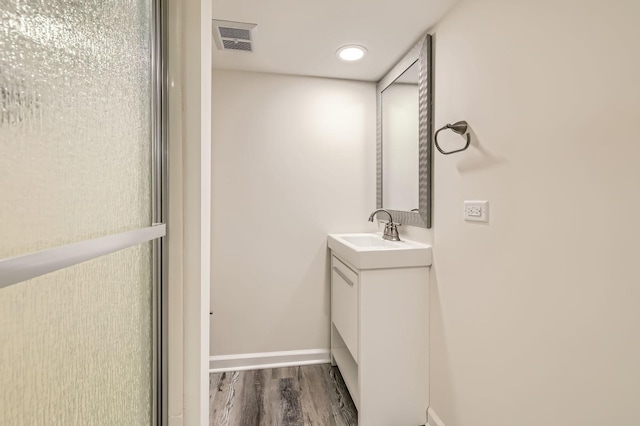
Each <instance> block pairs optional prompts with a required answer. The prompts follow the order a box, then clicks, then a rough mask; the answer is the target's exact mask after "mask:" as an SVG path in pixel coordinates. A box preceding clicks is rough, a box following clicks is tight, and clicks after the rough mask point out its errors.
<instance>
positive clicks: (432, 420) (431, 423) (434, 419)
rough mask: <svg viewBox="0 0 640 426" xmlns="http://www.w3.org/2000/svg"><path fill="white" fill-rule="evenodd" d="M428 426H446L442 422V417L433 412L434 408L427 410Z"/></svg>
mask: <svg viewBox="0 0 640 426" xmlns="http://www.w3.org/2000/svg"><path fill="white" fill-rule="evenodd" d="M427 425H428V426H444V423H443V422H442V420H440V417H438V415H437V414H436V412H435V411H433V408H431V407H429V409H428V410H427Z"/></svg>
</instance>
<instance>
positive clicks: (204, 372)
mask: <svg viewBox="0 0 640 426" xmlns="http://www.w3.org/2000/svg"><path fill="white" fill-rule="evenodd" d="M169 11H170V13H169V19H170V21H169V22H170V24H172V25H170V28H171V37H170V45H169V48H170V52H173V53H176V54H179V55H180V56H178V57H175V56H174V57H173V58H171V61H172V63H171V65H170V69H169V72H170V79H173V83H174V87H173V88H172V89H170V94H171V96H172V97H173V98H172V100H171V103H170V126H172V127H171V132H170V136H171V140H170V142H169V143H170V146H171V147H170V153H172V154H174V155H176V157H172V158H170V159H169V161H170V171H169V175H170V191H171V192H170V193H169V203H170V204H171V207H170V210H169V214H170V217H169V229H168V236H169V244H170V252H169V256H170V258H171V261H170V262H169V268H170V272H169V277H170V280H172V281H171V282H170V283H169V288H170V296H175V297H177V298H178V300H170V302H169V308H170V309H171V311H170V321H172V320H171V318H175V317H176V316H177V315H179V314H182V315H183V316H182V318H181V319H177V321H178V322H179V323H181V324H182V325H183V329H182V331H183V332H182V333H180V332H179V330H177V327H176V324H173V325H172V326H171V328H170V330H169V333H170V335H169V344H170V345H171V346H172V349H171V352H170V356H172V355H173V356H176V354H175V353H176V346H180V345H182V348H183V349H184V350H183V358H182V361H183V371H182V374H179V373H176V372H175V370H173V371H170V373H169V374H170V380H173V381H171V382H169V387H170V388H171V392H170V395H169V396H170V400H169V402H170V407H169V415H170V425H171V426H174V425H176V426H178V425H181V424H184V425H187V426H195V425H200V426H204V425H208V424H209V404H208V400H209V377H208V369H209V365H208V353H209V327H208V326H209V324H208V321H209V290H210V287H209V281H210V258H211V246H210V228H211V162H210V160H209V159H210V156H211V144H210V141H211V121H210V120H209V117H210V116H211V47H212V40H211V31H212V26H211V25H212V24H211V2H210V1H208V0H188V1H183V2H179V3H176V2H172V3H171V4H170V8H169ZM176 38H177V39H176ZM186 46H188V48H185V47H186ZM178 52H179V53H178ZM176 56H177V55H176ZM176 61H179V63H180V67H179V69H176ZM176 84H178V85H180V87H179V88H177V89H176V87H175V85H176ZM176 97H177V98H178V99H179V102H181V105H176V99H175V98H176ZM180 107H181V109H180V110H178V111H176V108H180ZM176 127H178V128H176ZM178 132H180V133H179V134H177V133H178ZM176 151H180V152H179V153H176ZM178 161H181V163H180V164H177V162H178ZM172 167H174V168H172ZM178 206H181V208H182V209H181V210H182V211H180V212H179V213H178V212H177V210H178V209H179V208H180V207H178ZM176 228H180V229H176ZM180 249H182V252H180ZM177 256H182V259H176V257H177ZM180 273H182V276H181V277H180V276H179V275H178V274H180ZM180 298H182V300H183V303H184V304H183V309H182V311H181V310H180V308H179V307H177V306H176V303H177V302H178V301H179V300H180ZM179 338H182V341H179V340H178V339H179ZM176 358H177V359H180V357H179V356H176V357H175V358H174V359H173V360H172V361H171V365H170V369H171V368H174V369H175V361H176V360H177V359H176ZM179 386H183V387H184V389H183V392H182V398H183V400H182V403H183V404H182V407H180V406H178V405H177V403H176V399H177V396H176V394H177V393H178V392H179V389H177V388H178V387H179ZM180 409H183V411H182V416H181V415H180Z"/></svg>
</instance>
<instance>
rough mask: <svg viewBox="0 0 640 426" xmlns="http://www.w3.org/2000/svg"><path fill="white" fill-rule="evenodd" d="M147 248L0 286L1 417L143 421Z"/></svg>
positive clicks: (28, 421)
mask: <svg viewBox="0 0 640 426" xmlns="http://www.w3.org/2000/svg"><path fill="white" fill-rule="evenodd" d="M150 252H151V250H150V243H146V244H143V245H140V246H136V247H131V248H129V249H125V250H122V251H119V252H116V253H113V254H110V255H107V256H104V257H100V258H97V259H94V260H91V261H89V262H85V263H82V264H79V265H76V266H73V267H70V268H66V269H63V270H60V271H57V272H53V273H51V274H48V275H44V276H42V277H38V278H36V279H33V280H30V281H26V282H23V283H20V284H16V285H13V286H10V287H7V288H4V289H2V290H0V425H3V426H13V425H15V426H18V425H20V426H22V425H148V424H150V423H151V351H150V348H151V327H152V325H151V312H150V309H149V306H150V304H151V291H150V288H151V286H150V281H151V277H150V270H151V268H150V262H151V261H150Z"/></svg>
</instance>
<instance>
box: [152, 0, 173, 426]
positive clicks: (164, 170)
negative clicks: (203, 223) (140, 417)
mask: <svg viewBox="0 0 640 426" xmlns="http://www.w3.org/2000/svg"><path fill="white" fill-rule="evenodd" d="M151 8H152V11H151V12H152V13H151V61H150V62H151V70H150V71H151V149H152V154H151V162H152V164H151V179H152V181H151V191H152V201H151V203H152V210H151V215H152V223H154V224H155V223H161V224H166V223H167V215H168V213H167V212H168V205H169V203H168V196H169V193H168V182H169V175H168V168H169V161H168V154H169V149H168V135H169V129H168V127H169V126H168V119H169V115H168V93H169V91H168V65H167V64H168V61H167V45H168V44H167V35H168V27H167V10H168V0H151ZM152 250H153V251H152V259H153V260H152V297H153V299H152V308H151V309H152V315H153V323H152V324H153V326H152V332H153V338H152V346H153V347H152V352H153V353H152V357H153V362H152V366H153V372H152V376H153V377H152V380H151V383H152V401H153V402H152V404H153V406H152V412H151V419H152V422H153V424H155V425H158V426H163V425H166V424H168V423H169V411H168V405H169V404H168V387H167V385H168V317H169V310H168V309H169V308H168V301H167V297H166V296H167V295H168V293H169V292H168V285H169V283H168V276H169V275H168V265H169V262H168V257H167V256H168V245H167V244H166V242H165V237H162V238H158V239H155V240H154V241H153V249H152Z"/></svg>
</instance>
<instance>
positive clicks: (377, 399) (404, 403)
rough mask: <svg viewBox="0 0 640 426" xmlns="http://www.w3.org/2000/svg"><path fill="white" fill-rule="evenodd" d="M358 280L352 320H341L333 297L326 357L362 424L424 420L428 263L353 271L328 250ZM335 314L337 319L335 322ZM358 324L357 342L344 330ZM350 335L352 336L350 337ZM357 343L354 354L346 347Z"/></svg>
mask: <svg viewBox="0 0 640 426" xmlns="http://www.w3.org/2000/svg"><path fill="white" fill-rule="evenodd" d="M334 262H340V263H337V265H338V266H339V267H347V268H349V269H350V272H352V273H353V274H354V275H352V276H350V277H349V278H350V279H352V280H353V279H354V278H353V277H355V279H356V280H357V283H354V287H355V288H357V290H358V291H357V308H355V309H357V314H356V315H354V316H353V317H354V318H355V320H354V321H356V322H357V323H356V324H345V323H344V318H346V317H348V316H347V315H345V314H346V313H345V312H339V311H336V312H334V311H333V310H334V309H337V310H340V309H344V306H346V305H345V304H344V303H342V304H341V303H340V301H337V300H334V297H337V296H339V295H340V294H341V293H340V291H334V288H333V287H334V285H339V284H343V283H341V282H336V281H335V280H334V279H333V275H332V283H331V284H332V301H331V302H332V303H331V306H332V325H331V357H332V362H333V363H334V364H335V365H337V366H338V368H339V369H340V372H341V374H342V376H343V378H344V380H345V383H346V384H347V388H348V389H349V392H350V393H351V396H352V399H353V400H354V403H355V405H356V407H357V409H358V424H359V425H366V426H389V425H422V424H425V423H426V421H427V419H426V411H427V407H428V405H429V267H415V268H389V269H367V270H358V269H356V268H354V267H353V266H352V265H349V264H348V263H346V262H344V261H342V260H341V259H340V258H339V257H337V256H335V254H333V255H332V267H333V265H334ZM334 318H340V321H338V323H335V322H334V321H333V319H334ZM353 327H355V329H357V337H356V340H357V345H356V344H349V345H347V344H345V340H344V338H343V335H342V334H343V330H347V333H349V332H350V330H352V329H353ZM349 339H351V337H349ZM350 347H351V348H352V349H353V348H357V350H355V352H356V353H353V352H354V351H353V350H350V349H349V348H350Z"/></svg>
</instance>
